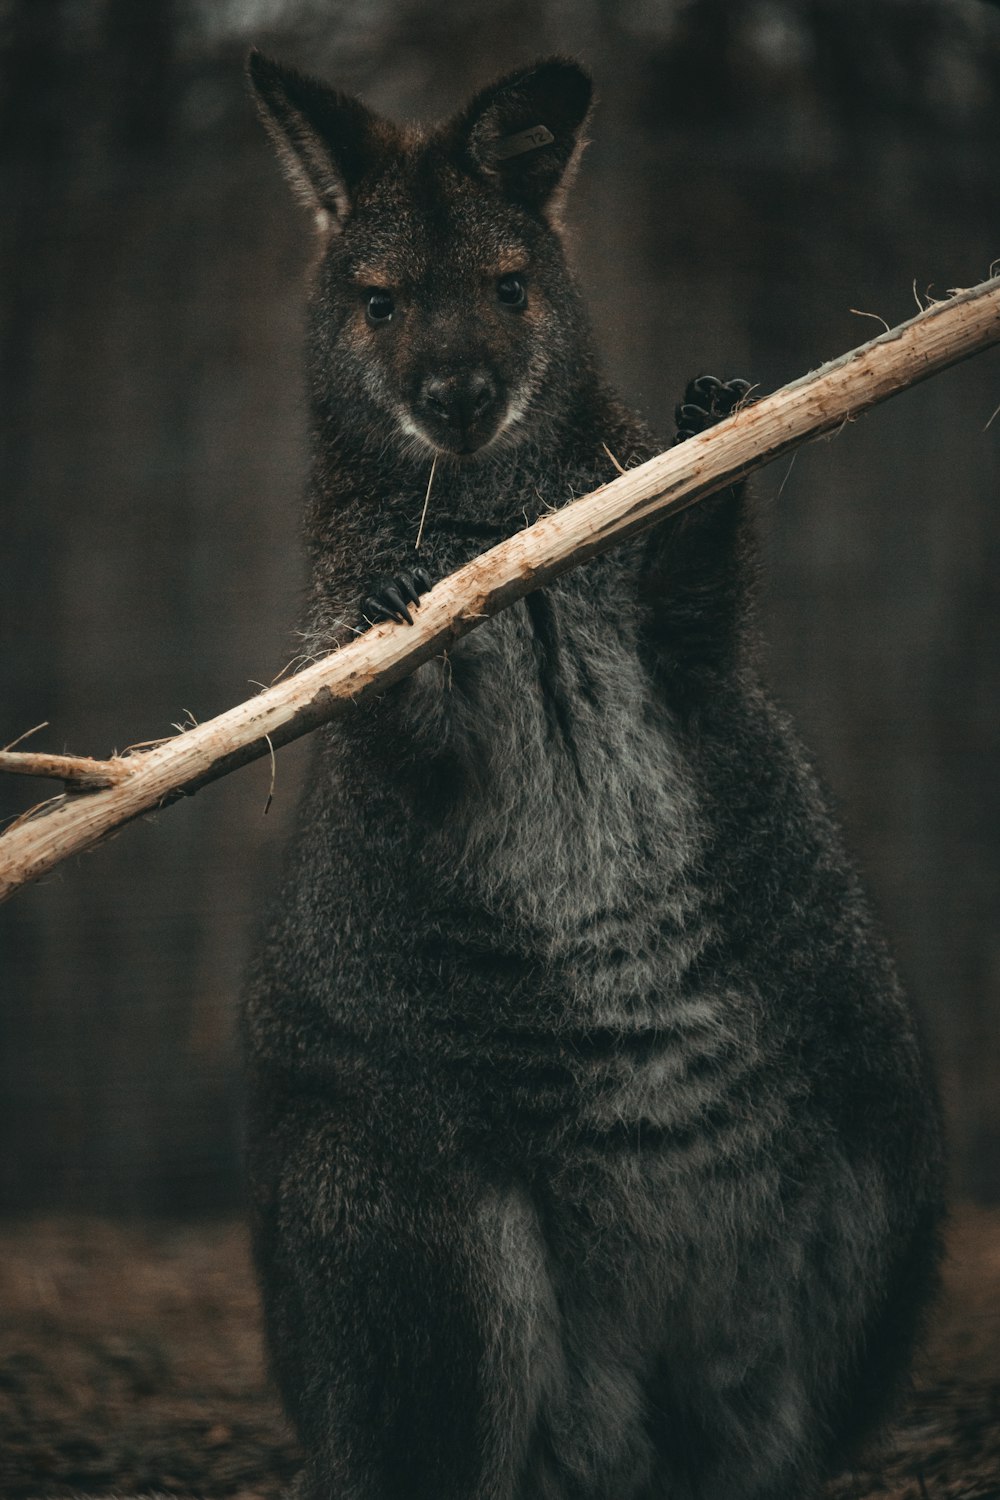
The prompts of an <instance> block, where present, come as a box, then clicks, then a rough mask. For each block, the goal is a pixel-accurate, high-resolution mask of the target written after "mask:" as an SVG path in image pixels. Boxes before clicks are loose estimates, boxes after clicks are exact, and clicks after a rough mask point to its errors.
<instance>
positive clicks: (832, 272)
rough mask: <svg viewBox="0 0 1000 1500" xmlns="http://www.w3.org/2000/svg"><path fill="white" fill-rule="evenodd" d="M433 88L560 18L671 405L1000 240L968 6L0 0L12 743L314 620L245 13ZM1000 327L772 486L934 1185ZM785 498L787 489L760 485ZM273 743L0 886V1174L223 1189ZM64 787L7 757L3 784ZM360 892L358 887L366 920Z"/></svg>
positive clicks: (289, 367)
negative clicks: (931, 1119)
mask: <svg viewBox="0 0 1000 1500" xmlns="http://www.w3.org/2000/svg"><path fill="white" fill-rule="evenodd" d="M251 41H253V42H256V43H257V44H258V45H260V46H261V47H263V48H264V49H265V50H267V49H270V50H272V51H274V52H275V53H277V54H278V55H279V56H280V57H282V58H283V59H285V60H286V61H289V62H293V63H296V64H298V65H299V66H301V67H304V68H306V69H308V70H311V71H314V72H318V73H320V74H321V75H324V76H326V77H327V78H329V79H330V80H332V81H335V82H336V83H337V84H338V85H339V86H341V87H343V88H346V89H349V90H356V91H358V92H360V93H362V94H363V95H364V96H365V97H366V99H367V100H368V101H369V102H370V103H371V104H373V105H374V106H375V107H377V108H380V109H382V110H384V111H386V112H389V113H392V114H394V115H397V116H403V117H417V118H428V117H434V116H437V115H441V114H444V113H446V112H448V111H450V110H451V109H452V108H454V107H455V106H457V105H458V104H459V103H460V102H461V101H462V99H463V97H464V96H465V95H466V94H467V92H469V91H470V90H471V89H472V88H474V87H476V86H478V85H479V84H481V83H483V82H484V81H486V80H487V79H489V78H490V77H491V76H492V75H494V74H496V73H498V72H500V71H501V70H504V69H506V68H509V67H511V66H514V65H516V64H518V63H520V62H522V61H524V60H527V59H530V58H531V57H532V56H533V55H535V54H538V53H540V52H548V51H563V52H569V53H572V54H574V55H576V56H578V57H580V58H582V59H583V60H584V61H585V62H586V63H587V64H589V66H590V67H591V68H592V70H593V72H594V73H595V75H596V78H597V81H598V87H599V92H600V100H601V102H600V107H599V110H598V113H597V115H596V117H595V120H594V123H593V145H592V146H591V148H590V151H589V153H588V155H587V158H586V161H585V166H584V170H583V172H582V174H581V177H580V180H579V184H578V188H577V191H576V197H575V204H574V212H573V215H572V218H573V223H574V225H575V232H574V256H575V259H576V263H577V265H578V267H579V270H580V274H581V276H582V279H583V282H584V284H585V287H586V290H587V292H588V295H589V299H590V304H591V307H592V309H593V312H594V316H595V319H596V322H597V324H598V329H599V333H600V336H601V340H602V342H603V346H604V349H605V351H606V356H607V361H608V364H609V366H610V368H611V370H612V372H613V374H614V376H615V378H616V380H617V381H618V383H619V384H620V385H621V386H622V387H623V389H624V390H625V391H626V392H627V394H628V396H629V397H630V399H632V400H633V401H634V402H635V403H637V404H638V405H639V406H640V407H641V408H642V409H643V410H644V412H645V413H646V414H647V416H649V417H650V418H651V419H652V420H653V421H654V423H656V424H657V425H659V426H660V427H661V428H662V429H663V430H664V431H665V432H667V431H668V430H669V423H670V415H671V411H672V407H673V404H674V402H675V400H676V399H677V396H678V394H679V392H680V390H681V388H682V386H683V383H684V381H685V380H686V379H687V377H688V376H689V375H691V374H695V373H700V372H702V371H704V370H710V371H715V372H717V373H719V374H739V375H746V376H749V377H751V378H753V379H754V380H756V381H759V382H760V383H761V385H762V386H763V387H764V388H765V389H768V388H773V387H774V386H776V385H779V384H782V383H783V382H785V381H786V380H789V379H792V378H794V377H796V376H798V375H800V374H802V373H803V372H804V371H806V370H807V369H809V368H812V367H814V366H816V365H818V364H819V363H821V362H822V361H823V360H824V359H827V358H829V357H831V356H833V355H835V354H837V353H839V352H841V351H842V350H844V349H846V348H849V347H850V346H852V345H853V344H856V343H859V342H861V341H862V340H863V339H865V338H867V337H870V336H871V335H872V334H873V333H874V332H877V324H875V323H873V322H871V321H870V320H869V319H868V318H865V317H862V316H859V315H858V313H857V312H854V311H852V309H858V310H860V311H861V312H864V313H871V314H877V315H879V316H880V317H883V318H885V319H887V320H888V321H889V322H890V323H895V322H897V321H900V320H901V319H903V318H905V317H907V316H909V315H910V314H911V313H912V312H914V311H915V310H916V305H915V300H914V297H915V292H916V293H917V294H919V295H924V294H926V293H927V291H928V290H929V291H930V293H931V295H935V294H942V293H943V292H944V291H945V290H946V289H947V288H950V287H953V286H965V285H971V284H972V283H974V282H977V281H979V280H982V279H983V278H984V277H985V276H986V275H987V274H988V272H989V269H990V265H991V263H992V262H993V261H995V260H996V258H997V257H998V256H1000V195H998V181H997V175H998V174H997V165H998V147H1000V10H998V9H996V8H995V7H992V6H990V5H988V4H986V3H984V0H933V3H932V0H865V3H850V0H801V3H793V0H742V3H738V0H729V3H727V0H693V3H679V0H673V3H672V0H577V3H570V0H492V3H489V4H486V3H479V0H434V3H431V0H371V3H369V4H366V5H363V4H347V3H344V0H327V3H320V0H217V3H211V0H143V3H142V4H137V3H136V0H0V49H2V58H0V68H2V75H3V76H2V88H0V115H2V129H0V195H2V206H0V319H2V370H0V424H2V432H0V445H2V446H0V497H2V499H0V504H2V515H0V630H2V636H0V640H2V659H0V743H5V742H7V741H9V740H12V739H14V738H15V736H17V735H20V734H21V733H22V732H23V731H25V730H27V729H30V728H31V727H32V726H33V725H35V724H37V723H39V722H40V721H42V720H48V721H49V728H47V729H45V730H43V731H42V732H40V733H39V734H38V735H36V736H35V738H34V740H33V741H32V743H33V744H34V745H35V746H36V747H38V748H48V749H56V750H58V749H63V748H67V749H70V750H75V751H79V752H85V753H94V754H98V755H100V754H105V753H107V752H109V751H110V750H112V749H114V748H118V749H120V748H123V747H124V746H126V745H128V744H130V743H133V742H136V741H140V740H145V739H149V738H151V737H154V736H158V735H163V734H167V733H170V732H171V728H170V726H171V723H173V722H177V723H179V722H181V721H182V720H183V719H185V718H186V717H187V715H189V714H190V715H193V716H194V717H195V718H198V719H202V718H206V717H209V716H210V715H212V714H214V713H216V712H219V711H221V710H222V709H224V708H226V707H228V706H229V705H230V704H232V703H234V702H236V701H237V700H239V699H240V698H242V697H245V696H247V695H248V693H249V692H250V691H251V688H250V686H249V684H250V682H251V681H252V680H254V679H259V680H262V681H266V680H268V679H270V678H271V677H272V676H273V675H274V673H275V672H276V671H277V670H278V669H280V668H281V667H282V666H283V665H284V663H285V662H286V661H287V660H288V659H289V658H290V657H291V656H292V655H293V654H294V651H295V644H294V637H293V634H292V629H291V627H292V624H293V621H294V617H295V613H296V608H297V594H298V588H299V583H300V561H299V554H298V548H297V524H298V507H299V495H300V490H301V483H302V477H303V473H304V467H305V457H304V433H303V415H302V402H301V396H300V378H299V367H300V366H299V360H300V340H301V334H302V303H303V276H304V272H305V269H306V266H307V264H308V260H309V253H310V247H309V239H310V225H309V223H308V219H307V216H305V215H304V214H302V213H301V211H300V210H298V209H297V208H296V207H295V206H294V204H293V202H292V200H291V197H290V194H289V193H288V190H287V188H286V186H285V184H284V183H283V182H282V180H281V178H280V175H279V172H278V169H277V167H276V165H275V163H274V161H273V160H272V157H271V153H270V150H269V148H268V146H267V143H266V141H265V139H264V136H263V132H262V131H261V129H260V127H259V126H258V124H257V122H256V120H255V119H254V116H253V111H252V109H251V107H250V104H249V102H248V100H247V98H246V95H245V90H244V84H243V75H242V66H243V57H244V54H245V51H246V49H247V47H248V45H249V44H250V42H251ZM998 406H1000V352H997V351H993V352H991V353H990V354H987V355H983V356H980V357H979V358H978V359H976V360H975V361H973V362H972V363H971V364H968V365H965V366H961V367H959V368H958V369H956V370H953V371H951V372H949V373H947V374H945V375H943V376H940V377H938V378H937V379H935V380H934V381H932V382H931V383H929V384H928V385H926V386H924V387H920V388H918V389H915V390H913V391H911V392H909V393H907V394H906V395H904V396H902V397H900V398H898V399H897V400H896V401H894V402H893V403H891V404H890V405H889V406H887V407H884V408H880V409H879V410H877V411H876V412H874V413H872V414H870V415H869V416H867V417H866V418H864V419H863V420H860V421H859V422H857V423H856V424H852V425H851V426H850V427H849V428H848V429H847V430H845V431H843V432H842V433H840V434H839V435H838V436H837V437H836V438H835V439H832V440H830V441H828V442H825V443H821V444H817V445H814V446H812V447H810V448H807V449H804V450H801V451H800V452H799V454H798V455H797V457H796V459H795V460H794V462H793V463H792V464H791V465H789V463H788V461H787V460H786V461H785V462H783V463H782V464H781V465H779V466H776V467H775V468H773V469H771V470H768V471H767V472H766V473H765V474H764V475H763V476H762V477H761V479H760V480H759V481H758V486H757V488H758V494H759V497H760V503H761V511H762V516H763V525H764V530H765V538H766V558H767V576H766V590H765V609H766V616H767V627H768V637H769V641H770V646H769V657H770V669H771V675H772V678H773V681H774V683H775V685H776V687H777V690H778V692H779V695H780V696H781V698H782V699H783V700H784V701H785V702H786V703H787V704H788V705H789V706H790V707H791V708H792V709H793V711H794V712H795V714H796V716H797V717H798V719H799V721H800V723H801V724H802V727H803V730H804V732H805V734H806V737H807V739H808V740H809V742H810V743H811V745H812V747H813V749H814V751H815V753H816V756H817V758H818V760H819V762H820V764H821V766H822V768H823V770H824V773H825V775H826V777H827V779H828V780H829V782H830V783H831V784H832V786H833V788H834V790H835V792H836V794H837V796H838V797H839V799H840V802H841V805H842V809H843V814H844V818H845V820H846V822H847V824H848V827H849V831H850V836H851V840H852V842H853V844H854V846H855V848H856V849H857V851H858V853H859V855H860V857H861V860H862V862H863V864H864V865H865V867H866V869H867V871H868V875H869V880H870V883H871V885H872V887H873V890H874V892H875V896H876V900H877V903H878V905H879V906H880V908H881V911H882V914H883V918H884V920H885V923H886V925H887V927H888V928H889V931H890V933H891V935H892V938H893V942H894V945H895V948H896V951H897V953H898V956H899V960H900V965H901V968H902V970H903V973H904V975H905V977H906V980H907V983H908V985H909V987H910V990H911V992H912V993H913V995H914V996H915V999H916V1001H917V1004H918V1006H919V1008H920V1010H921V1012H922V1014H923V1016H924V1017H925V1021H926V1026H927V1031H928V1035H929V1038H930V1043H931V1046H932V1048H933V1050H934V1052H935V1054H936V1056H937V1058H938V1060H939V1064H940V1070H941V1075H942V1080H943V1085H944V1092H945V1097H946V1102H947V1107H948V1112H949V1116H950V1120H951V1137H952V1144H953V1157H954V1178H955V1182H956V1186H957V1189H958V1190H959V1191H960V1192H962V1193H964V1194H966V1195H971V1196H974V1197H978V1198H980V1199H982V1200H994V1201H995V1200H996V1199H997V1198H998V1197H1000V1171H998V1168H1000V1086H998V1062H1000V931H998V925H997V911H998V896H1000V782H998V776H997V772H998V755H997V752H998V749H1000V713H998V710H1000V512H998V509H997V498H998V496H997V488H998V485H997V481H998V477H1000V417H998V418H997V420H996V422H995V423H994V424H993V426H992V427H990V428H989V429H988V430H987V422H988V420H989V418H990V416H991V414H992V413H994V412H995V410H996V408H997V407H998ZM779 492H780V495H779ZM303 764H304V757H303V752H302V747H301V746H296V747H292V748H291V749H289V750H286V751H284V752H282V753H281V755H280V757H279V762H278V775H277V787H276V796H275V800H274V805H273V807H272V809H271V812H270V814H269V815H268V816H267V817H266V818H265V817H264V816H263V812H264V804H265V800H266V796H267V791H268V783H269V779H270V773H269V769H268V768H267V767H266V764H265V763H260V764H258V765H257V766H255V767H253V768H250V769H248V770H245V771H243V772H240V773H239V774H237V775H235V776H233V777H230V778H228V779H227V780H226V781H224V782H222V783H220V784H218V785H217V786H215V787H212V788H210V789H208V790H206V791H204V792H202V793H201V794H200V795H199V796H198V797H197V798H195V799H193V800H192V801H190V802H187V803H182V804H180V805H178V806H176V807H174V808H173V809H171V810H170V811H169V812H165V813H163V814H162V815H161V816H160V817H157V818H150V819H147V820H146V821H145V822H143V823H142V824H138V825H135V826H133V827H131V828H129V829H128V830H126V831H125V832H124V833H122V834H121V835H120V836H119V837H118V838H116V839H115V840H114V841H113V842H111V843H110V844H109V845H107V846H105V847H104V848H103V849H101V850H99V851H97V852H95V853H93V854H91V855H88V856H86V857H84V858H81V859H78V860H76V861H74V862H72V863H70V864H68V865H64V866H63V867H62V868H61V870H60V871H59V872H58V873H57V874H56V875H54V876H53V877H51V878H49V879H48V880H47V881H46V882H45V883H44V884H42V885H39V886H36V887H34V888H30V889H28V890H25V891H23V892H21V893H20V894H19V895H18V896H17V897H16V898H15V899H14V900H13V901H11V902H10V903H9V904H8V905H6V906H5V907H3V908H2V909H0V1132H2V1138H0V1205H2V1208H3V1209H4V1210H5V1211H7V1212H18V1213H24V1212H40V1211H49V1210H53V1209H56V1208H59V1209H71V1210H86V1211H96V1212H114V1213H122V1214H134V1213H181V1214H185V1213H190V1214H195V1213H202V1212H206V1211H216V1210H228V1209H231V1208H233V1207H235V1206H236V1205H237V1204H238V1202H239V1198H240V1185H239V1171H238V1082H237V1067H236V1046H235V1016H236V1009H237V1000H238V993H239V988H240V982H241V974H242V971H243V968H244V965H245V962H246V957H247V952H248V946H249V942H250V934H251V931H252V928H253V923H254V920H255V917H256V915H257V914H258V912H259V911H260V909H261V906H262V903H263V902H264V900H265V898H266V893H267V891H268V889H269V887H270V886H271V884H272V883H273V881H274V879H275V876H276V869H277V855H278V850H279V848H280V844H281V840H282V838H283V837H284V836H285V834H286V833H287V831H288V829H289V826H290V816H291V812H292V809H293V806H294V802H295V792H296V786H297V782H298V779H299V777H300V776H301V774H302V767H303ZM48 790H49V789H48V788H47V787H44V786H42V785H40V784H36V785H29V786H26V785H23V784H15V782H14V780H13V778H8V781H7V784H5V785H3V786H2V787H0V799H2V800H0V814H2V815H4V816H8V815H13V814H15V813H17V812H18V811H19V810H21V809H22V808H23V807H25V806H27V805H28V803H29V802H30V801H32V800H36V799H37V798H38V797H39V796H40V795H44V794H46V792H47V791H48ZM376 920H377V919H376Z"/></svg>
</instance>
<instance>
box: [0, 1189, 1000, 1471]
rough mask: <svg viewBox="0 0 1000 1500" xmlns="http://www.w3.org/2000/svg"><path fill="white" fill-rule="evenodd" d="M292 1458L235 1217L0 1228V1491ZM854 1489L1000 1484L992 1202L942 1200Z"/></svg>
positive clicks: (996, 1216)
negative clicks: (935, 1267)
mask: <svg viewBox="0 0 1000 1500" xmlns="http://www.w3.org/2000/svg"><path fill="white" fill-rule="evenodd" d="M296 1465H297V1455H296V1448H295V1443H294V1441H293V1439H292V1437H291V1434H290V1433H289V1431H288V1428H287V1427H286V1425H285V1424H284V1422H283V1420H282V1417H281V1415H280V1412H279V1410H278V1405H277V1401H276V1399H275V1397H274V1394H273V1392H272V1391H271V1390H270V1389H269V1387H268V1384H267V1380H266V1377H265V1374H264V1368H263V1361H262V1356H261V1340H260V1329H259V1321H258V1311H257V1303H256V1297H255V1293H254V1288H253V1282H252V1277H251V1272H250V1266H249V1259H248V1254H247V1245H246V1238H245V1235H244V1233H243V1230H242V1229H241V1228H240V1227H239V1226H238V1225H236V1224H230V1223H226V1224H213V1225H200V1226H196V1227H192V1226H190V1225H186V1226H176V1225H173V1226H171V1225H167V1226H164V1225H157V1226H152V1227H151V1226H144V1227H140V1228H136V1227H127V1228H126V1227H122V1226H120V1225H114V1224H109V1223H104V1222H94V1221H83V1222H81V1221H79V1220H52V1221H46V1222H35V1223H25V1224H20V1225H18V1226H16V1227H7V1228H6V1229H3V1230H0V1495H3V1496H6V1497H10V1500H29V1497H31V1500H42V1497H44V1500H50V1497H51V1500H64V1497H69V1496H94V1495H109V1494H110V1493H112V1492H113V1493H114V1494H116V1495H119V1496H120V1495H124V1494H132V1493H135V1492H146V1493H148V1492H150V1491H156V1492H158V1493H159V1494H169V1495H190V1496H198V1497H205V1500H214V1497H216V1496H219V1497H221V1496H236V1497H239V1500H258V1497H259V1500H271V1497H276V1496H277V1495H278V1494H279V1493H280V1491H281V1489H282V1486H283V1484H285V1483H286V1482H287V1481H288V1479H289V1478H290V1476H291V1475H292V1474H293V1473H294V1472H295V1469H296ZM864 1496H879V1497H886V1500H928V1497H929V1500H938V1497H944V1496H949V1497H952V1500H960V1497H961V1500H973V1497H985V1496H993V1497H1000V1211H993V1212H987V1211H985V1210H982V1209H973V1208H965V1209H962V1210H960V1211H959V1212H957V1213H956V1214H955V1218H954V1223H953V1227H952V1233H951V1254H950V1258H949V1262H948V1270H947V1279H946V1288H945V1294H944V1296H943V1298H942V1301H941V1305H940V1307H939V1309H938V1312H937V1316H936V1318H935V1321H934V1326H933V1329H932V1332H931V1337H930V1339H929V1343H928V1347H927V1350H926V1354H925V1356H924V1357H923V1359H922V1361H921V1365H920V1369H919V1370H918V1372H917V1378H916V1382H915V1386H914V1390H913V1393H912V1395H911V1397H910V1400H909V1403H908V1405H907V1407H906V1410H905V1412H904V1414H903V1416H902V1419H901V1420H900V1422H899V1424H898V1426H897V1427H896V1429H895V1430H894V1432H893V1434H892V1440H891V1446H890V1448H889V1449H888V1450H887V1452H886V1453H885V1454H884V1455H883V1456H882V1458H881V1459H880V1460H879V1461H877V1462H876V1461H874V1460H873V1461H872V1463H871V1464H870V1466H869V1467H868V1468H867V1470H866V1472H864V1473H859V1474H857V1475H854V1476H851V1477H850V1478H846V1477H845V1478H844V1479H841V1480H839V1481H838V1482H837V1483H836V1484H834V1485H831V1486H830V1488H829V1490H828V1500H861V1497H864Z"/></svg>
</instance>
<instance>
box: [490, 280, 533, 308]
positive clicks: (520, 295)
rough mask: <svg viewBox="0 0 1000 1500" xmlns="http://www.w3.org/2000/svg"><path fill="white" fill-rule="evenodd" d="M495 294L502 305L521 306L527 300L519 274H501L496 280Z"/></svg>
mask: <svg viewBox="0 0 1000 1500" xmlns="http://www.w3.org/2000/svg"><path fill="white" fill-rule="evenodd" d="M497 296H498V297H499V298H500V301H501V302H502V303H503V305H504V307H523V306H524V304H525V303H526V302H527V300H528V293H527V292H526V291H525V288H524V282H523V281H522V280H521V278H520V276H501V278H500V280H499V281H498V282H497Z"/></svg>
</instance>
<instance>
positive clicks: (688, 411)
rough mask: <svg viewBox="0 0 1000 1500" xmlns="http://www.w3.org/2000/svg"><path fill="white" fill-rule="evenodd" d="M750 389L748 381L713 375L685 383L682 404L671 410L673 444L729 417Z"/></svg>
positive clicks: (702, 376) (698, 377) (701, 376)
mask: <svg viewBox="0 0 1000 1500" xmlns="http://www.w3.org/2000/svg"><path fill="white" fill-rule="evenodd" d="M750 389H751V386H750V382H749V380H720V379H719V378H718V376H717V375H699V376H697V378H696V379H694V380H691V381H689V382H688V386H687V389H686V391H685V392H684V400H683V401H682V402H681V403H680V404H679V405H678V406H676V407H675V408H674V420H675V421H676V423H677V436H676V438H675V439H674V441H675V443H683V442H684V441H685V439H687V438H689V437H694V436H695V434H696V433H699V432H704V431H705V430H706V428H708V427H714V426H715V424H716V422H721V421H722V420H723V419H724V418H725V417H729V416H731V415H732V414H733V412H734V411H735V410H736V408H737V407H738V406H739V405H740V404H741V402H744V401H745V400H746V397H747V393H748V391H749V390H750Z"/></svg>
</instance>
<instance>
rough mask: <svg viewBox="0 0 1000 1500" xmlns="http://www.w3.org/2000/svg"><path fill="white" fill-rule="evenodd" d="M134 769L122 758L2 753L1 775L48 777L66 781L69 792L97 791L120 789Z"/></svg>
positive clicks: (38, 751) (24, 752) (16, 752)
mask: <svg viewBox="0 0 1000 1500" xmlns="http://www.w3.org/2000/svg"><path fill="white" fill-rule="evenodd" d="M132 770H133V767H132V766H130V765H129V764H128V763H127V761H125V760H124V759H123V757H122V756H120V755H113V756H112V757H111V759H110V760H94V759H93V757H92V756H89V755H46V754H45V752H44V751H42V750H0V772H3V771H9V772H10V773H11V774H12V775H14V776H47V777H49V778H50V779H51V780H53V781H62V782H65V784H66V789H67V790H68V791H76V792H97V791H100V790H101V789H102V788H103V787H106V786H117V785H118V783H119V781H124V780H125V778H126V776H130V775H131V774H132Z"/></svg>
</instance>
